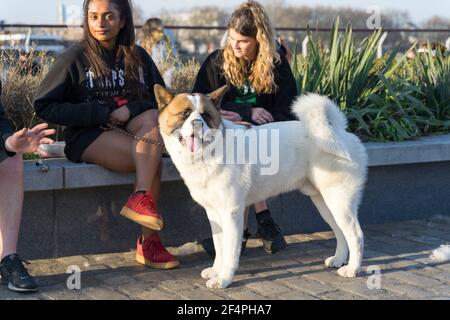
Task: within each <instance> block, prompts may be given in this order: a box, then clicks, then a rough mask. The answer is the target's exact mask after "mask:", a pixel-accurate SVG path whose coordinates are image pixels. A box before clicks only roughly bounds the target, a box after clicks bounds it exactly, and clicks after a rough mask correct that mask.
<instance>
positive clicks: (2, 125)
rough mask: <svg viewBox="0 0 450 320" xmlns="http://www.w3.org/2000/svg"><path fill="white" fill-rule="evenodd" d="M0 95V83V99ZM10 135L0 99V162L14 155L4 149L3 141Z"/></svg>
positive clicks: (0, 90) (0, 86)
mask: <svg viewBox="0 0 450 320" xmlns="http://www.w3.org/2000/svg"><path fill="white" fill-rule="evenodd" d="M1 95H2V83H1V82H0V97H1ZM11 134H12V129H11V125H10V123H9V121H8V119H7V118H6V115H5V110H4V109H3V106H2V102H1V99H0V162H2V161H4V160H6V159H7V158H8V157H12V156H14V155H15V153H12V152H8V151H6V149H5V141H6V139H7V138H8V137H9V136H10V135H11Z"/></svg>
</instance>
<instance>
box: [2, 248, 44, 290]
mask: <svg viewBox="0 0 450 320" xmlns="http://www.w3.org/2000/svg"><path fill="white" fill-rule="evenodd" d="M0 276H1V278H0V283H1V284H4V285H6V284H7V285H8V289H9V290H12V291H15V292H22V293H26V292H35V291H37V285H36V280H35V279H34V278H33V277H32V276H30V275H29V273H28V271H27V269H25V267H24V266H23V264H22V260H21V259H20V258H19V256H18V255H17V254H11V255H9V256H6V257H4V258H3V259H2V261H1V262H0Z"/></svg>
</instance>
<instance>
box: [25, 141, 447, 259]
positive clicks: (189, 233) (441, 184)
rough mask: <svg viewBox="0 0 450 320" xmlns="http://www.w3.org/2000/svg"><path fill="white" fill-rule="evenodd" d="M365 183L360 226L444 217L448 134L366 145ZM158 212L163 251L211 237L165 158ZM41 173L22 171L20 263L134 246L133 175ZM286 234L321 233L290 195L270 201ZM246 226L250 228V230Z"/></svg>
mask: <svg viewBox="0 0 450 320" xmlns="http://www.w3.org/2000/svg"><path fill="white" fill-rule="evenodd" d="M365 145H366V148H367V151H368V154H369V166H370V168H369V177H368V183H367V186H366V190H365V193H364V198H363V203H362V205H361V208H360V220H361V223H362V224H363V225H364V224H369V223H370V224H373V223H385V222H392V221H401V220H406V219H416V218H417V219H419V218H426V217H428V216H430V215H436V214H445V215H450V201H448V198H450V197H449V196H450V191H449V186H450V135H443V136H434V137H426V138H422V139H418V140H416V141H408V142H401V143H367V144H365ZM163 160H164V166H163V177H162V181H163V183H162V191H161V200H160V211H161V213H162V214H163V216H164V218H165V227H164V230H163V232H162V233H161V235H162V238H163V241H164V243H165V244H167V245H174V246H175V245H181V244H183V243H186V242H191V241H194V240H200V239H203V238H204V237H206V236H208V235H209V232H210V231H209V224H208V221H207V218H206V215H205V214H204V213H203V210H202V209H201V208H200V207H199V206H198V205H197V204H195V203H194V202H193V201H192V199H191V197H190V195H189V192H188V190H187V189H186V187H185V186H184V183H183V182H182V181H181V178H180V176H179V174H178V172H177V170H176V168H175V166H174V165H173V163H172V162H171V160H170V159H169V158H164V159H163ZM45 164H46V165H48V169H49V170H48V171H46V172H43V170H42V168H41V167H38V166H36V164H35V161H27V162H26V164H25V190H26V193H25V205H24V214H23V219H22V230H21V237H20V241H19V250H20V252H22V253H23V255H24V257H25V258H28V259H33V258H46V257H59V256H69V255H80V254H85V253H102V252H118V251H124V250H128V249H132V248H134V246H135V243H134V242H135V241H136V238H137V235H138V234H139V232H140V229H139V227H138V226H136V225H135V224H134V223H132V222H131V221H128V220H126V219H125V218H123V217H121V216H120V215H119V213H118V212H119V211H120V208H121V206H122V205H123V203H124V202H125V201H126V199H127V197H128V195H129V194H130V193H131V192H132V189H133V187H132V185H133V183H134V174H118V173H114V172H111V171H108V170H106V169H104V168H102V167H99V166H96V165H88V164H76V163H72V162H70V161H68V160H66V159H57V160H47V161H45ZM269 207H270V208H271V210H272V212H273V215H274V217H275V218H276V220H277V222H278V223H279V224H280V226H281V228H282V229H283V231H284V232H285V233H286V234H294V233H302V232H314V231H322V230H327V229H328V226H327V225H326V224H325V223H324V222H323V221H322V219H321V218H320V216H319V214H318V213H317V211H316V209H315V208H314V207H313V206H312V204H311V202H310V200H309V199H308V198H307V197H305V196H303V195H301V194H300V193H299V192H291V193H288V194H284V195H280V196H278V197H275V198H273V199H270V200H269ZM254 220H255V219H253V218H252V217H251V218H250V219H249V223H250V229H251V230H255V226H254Z"/></svg>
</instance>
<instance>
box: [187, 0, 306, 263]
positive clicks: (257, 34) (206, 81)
mask: <svg viewBox="0 0 450 320" xmlns="http://www.w3.org/2000/svg"><path fill="white" fill-rule="evenodd" d="M227 29H228V39H227V42H226V44H225V47H224V48H223V49H220V50H217V51H215V52H213V53H212V54H211V55H210V56H209V57H208V58H207V59H206V61H205V62H204V64H203V65H202V67H201V69H200V71H199V73H198V75H197V80H196V83H195V86H194V90H193V92H196V93H204V94H208V93H210V92H213V91H214V90H216V89H218V88H220V87H222V86H223V85H226V84H228V85H229V86H230V90H229V91H228V93H227V94H226V95H225V97H224V98H223V100H222V105H221V107H222V116H223V118H224V119H227V120H230V121H234V122H242V121H243V122H249V123H251V124H253V125H262V124H266V123H270V122H275V121H289V120H294V119H295V118H294V116H293V115H292V114H291V112H290V106H291V104H292V102H293V100H294V98H295V97H296V95H297V86H296V83H295V79H294V76H293V74H292V71H291V68H290V66H289V62H288V61H287V60H286V58H285V54H286V51H285V49H284V48H283V47H282V46H281V45H279V44H277V42H276V40H275V31H274V29H273V27H272V24H271V22H270V20H269V18H268V16H267V13H266V12H265V10H264V8H263V7H262V6H261V5H260V4H259V3H258V2H256V1H247V2H245V3H243V4H242V5H241V6H240V7H239V8H238V9H236V10H235V11H234V12H233V14H232V15H231V18H230V20H229V22H228V28H227ZM255 212H256V220H257V225H258V231H257V236H258V237H259V238H261V239H262V241H263V246H264V249H265V250H266V251H268V252H270V253H275V252H277V251H279V250H281V249H283V248H284V247H285V246H286V241H285V240H284V237H283V234H282V232H281V230H280V228H279V227H278V225H277V224H276V223H275V222H274V221H273V219H272V217H271V214H270V211H269V210H268V208H267V205H266V203H265V202H262V203H257V204H255ZM247 238H248V231H247V230H246V231H245V235H244V242H243V245H242V249H243V250H244V249H245V245H246V239H247ZM202 245H203V247H204V248H205V250H206V251H207V252H208V253H209V254H210V255H212V256H213V255H215V252H214V245H213V241H212V239H211V238H208V239H205V240H203V242H202Z"/></svg>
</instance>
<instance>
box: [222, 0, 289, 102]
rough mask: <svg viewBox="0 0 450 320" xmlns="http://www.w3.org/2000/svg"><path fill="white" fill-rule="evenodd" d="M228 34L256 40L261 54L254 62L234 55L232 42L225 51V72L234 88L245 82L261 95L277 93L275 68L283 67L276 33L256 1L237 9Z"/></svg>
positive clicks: (248, 2) (230, 21)
mask: <svg viewBox="0 0 450 320" xmlns="http://www.w3.org/2000/svg"><path fill="white" fill-rule="evenodd" d="M227 27H228V31H229V30H230V29H234V30H235V31H236V32H237V33H239V34H241V35H243V36H246V37H252V38H254V39H256V41H257V42H258V53H257V55H256V59H255V60H254V61H253V62H248V61H247V60H246V59H239V58H237V57H236V56H235V55H234V52H233V48H232V47H231V45H230V43H229V40H227V43H226V46H225V48H224V49H223V59H224V61H223V62H224V63H223V71H224V75H225V77H226V78H227V80H228V81H229V82H230V83H231V84H232V85H233V86H235V87H243V86H244V85H245V81H246V79H248V81H249V82H250V84H251V86H252V87H253V88H254V89H255V91H256V92H257V93H258V94H263V93H264V94H271V93H274V92H276V91H277V90H278V87H277V85H276V84H275V74H274V69H275V65H276V64H278V63H280V55H279V53H278V52H277V46H276V41H275V30H274V29H273V27H272V23H271V22H270V19H269V17H268V16H267V13H266V12H265V10H264V8H263V7H262V6H261V5H260V4H259V3H258V2H256V1H253V0H251V1H247V2H245V3H243V4H242V5H241V6H240V7H239V8H238V9H236V10H235V11H234V12H233V14H232V15H231V18H230V20H229V22H228V26H227Z"/></svg>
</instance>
